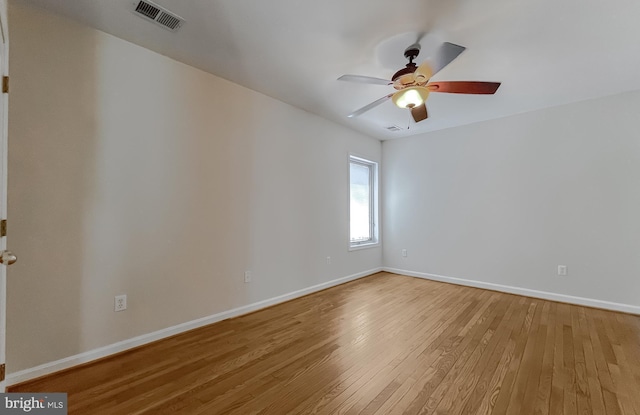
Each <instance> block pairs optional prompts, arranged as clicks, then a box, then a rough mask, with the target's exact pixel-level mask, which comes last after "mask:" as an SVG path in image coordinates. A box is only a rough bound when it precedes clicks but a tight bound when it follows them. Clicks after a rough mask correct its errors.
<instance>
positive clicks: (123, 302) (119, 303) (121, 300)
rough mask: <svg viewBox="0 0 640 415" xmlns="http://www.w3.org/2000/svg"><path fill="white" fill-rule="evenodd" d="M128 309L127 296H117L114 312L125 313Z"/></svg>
mask: <svg viewBox="0 0 640 415" xmlns="http://www.w3.org/2000/svg"><path fill="white" fill-rule="evenodd" d="M126 309H127V295H126V294H124V295H116V298H115V302H114V309H113V311H124V310H126Z"/></svg>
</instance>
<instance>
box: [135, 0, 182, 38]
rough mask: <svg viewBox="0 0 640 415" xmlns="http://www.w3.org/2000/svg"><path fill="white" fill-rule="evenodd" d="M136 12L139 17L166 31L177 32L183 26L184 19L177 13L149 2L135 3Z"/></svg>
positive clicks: (141, 0) (143, 0)
mask: <svg viewBox="0 0 640 415" xmlns="http://www.w3.org/2000/svg"><path fill="white" fill-rule="evenodd" d="M135 6H136V8H135V12H136V14H137V15H138V16H140V17H143V18H145V19H148V20H151V21H152V22H154V23H155V24H157V25H160V26H162V27H164V28H165V29H168V30H171V31H172V32H175V31H176V30H178V29H179V28H180V26H182V24H183V23H184V19H183V18H182V17H180V16H178V15H177V14H175V13H171V12H170V11H169V10H167V9H165V8H163V7H162V6H159V5H157V4H155V3H153V2H151V1H149V0H140V1H137V2H136V3H135Z"/></svg>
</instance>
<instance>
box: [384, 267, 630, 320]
mask: <svg viewBox="0 0 640 415" xmlns="http://www.w3.org/2000/svg"><path fill="white" fill-rule="evenodd" d="M382 270H383V271H386V272H392V273H394V274H402V275H407V276H410V277H417V278H424V279H427V280H432V281H440V282H448V283H451V284H457V285H465V286H467V287H475V288H484V289H487V290H493V291H500V292H505V293H509V294H517V295H523V296H526V297H534V298H541V299H543V300H551V301H558V302H561V303H569V304H576V305H582V306H587V307H595V308H603V309H606V310H612V311H621V312H623V313H629V314H637V315H640V307H638V306H634V305H629V304H620V303H612V302H610V301H602V300H596V299H593V298H583V297H574V296H572V295H565V294H557V293H551V292H547V291H537V290H531V289H528V288H520V287H512V286H509V285H501V284H493V283H490V282H482V281H474V280H466V279H462V278H453V277H446V276H444V275H436V274H428V273H426V272H416V271H408V270H404V269H396V268H388V267H383V268H382Z"/></svg>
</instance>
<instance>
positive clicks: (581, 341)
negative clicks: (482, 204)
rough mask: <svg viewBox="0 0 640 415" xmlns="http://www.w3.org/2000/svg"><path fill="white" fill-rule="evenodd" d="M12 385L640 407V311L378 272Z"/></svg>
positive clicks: (318, 410)
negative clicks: (606, 308) (619, 310)
mask: <svg viewBox="0 0 640 415" xmlns="http://www.w3.org/2000/svg"><path fill="white" fill-rule="evenodd" d="M11 391H12V392H20V391H28V392H67V393H68V394H69V405H70V408H69V409H70V411H69V413H70V414H97V415H100V414H123V415H133V414H146V415H150V414H154V415H158V414H194V415H196V414H243V415H244V414H255V413H260V414H278V415H282V414H308V413H314V414H336V413H337V414H403V413H404V414H448V415H453V414H477V415H481V414H482V415H486V414H499V415H502V414H514V415H517V414H535V415H537V414H566V415H569V414H571V415H573V414H576V415H577V414H596V415H598V414H612V415H613V414H615V415H618V414H619V415H640V317H639V316H633V315H628V314H621V313H615V312H609V311H603V310H597V309H591V308H585V307H579V306H573V305H567V304H561V303H554V302H550V301H545V300H538V299H533V298H527V297H520V296H515V295H510V294H503V293H498V292H493V291H485V290H480V289H475V288H468V287H461V286H456V285H449V284H443V283H438V282H432V281H426V280H421V279H416V278H411V277H405V276H400V275H394V274H388V273H379V274H376V275H373V276H370V277H367V278H363V279H360V280H357V281H353V282H351V283H348V284H344V285H341V286H338V287H334V288H331V289H328V290H325V291H322V292H319V293H315V294H312V295H309V296H306V297H303V298H299V299H296V300H293V301H290V302H288V303H284V304H280V305H277V306H274V307H271V308H268V309H265V310H261V311H258V312H255V313H253V314H249V315H246V316H242V317H238V318H235V319H230V320H226V321H222V322H220V323H217V324H214V325H211V326H207V327H204V328H201V329H197V330H194V331H191V332H188V333H184V334H181V335H178V336H174V337H172V338H169V339H164V340H161V341H158V342H156V343H153V344H150V345H147V346H144V347H141V348H138V349H135V350H132V351H128V352H125V353H122V354H119V355H116V356H113V357H110V358H107V359H104V360H101V361H98V362H95V363H92V364H89V365H86V366H82V367H78V368H74V369H72V370H69V371H66V372H61V373H58V374H54V375H51V376H49V377H46V378H42V379H38V380H36V381H32V382H29V383H25V384H22V385H18V386H16V387H13V388H11Z"/></svg>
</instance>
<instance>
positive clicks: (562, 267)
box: [558, 265, 568, 276]
mask: <svg viewBox="0 0 640 415" xmlns="http://www.w3.org/2000/svg"><path fill="white" fill-rule="evenodd" d="M567 274H568V270H567V266H566V265H558V275H562V276H565V275H567Z"/></svg>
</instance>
